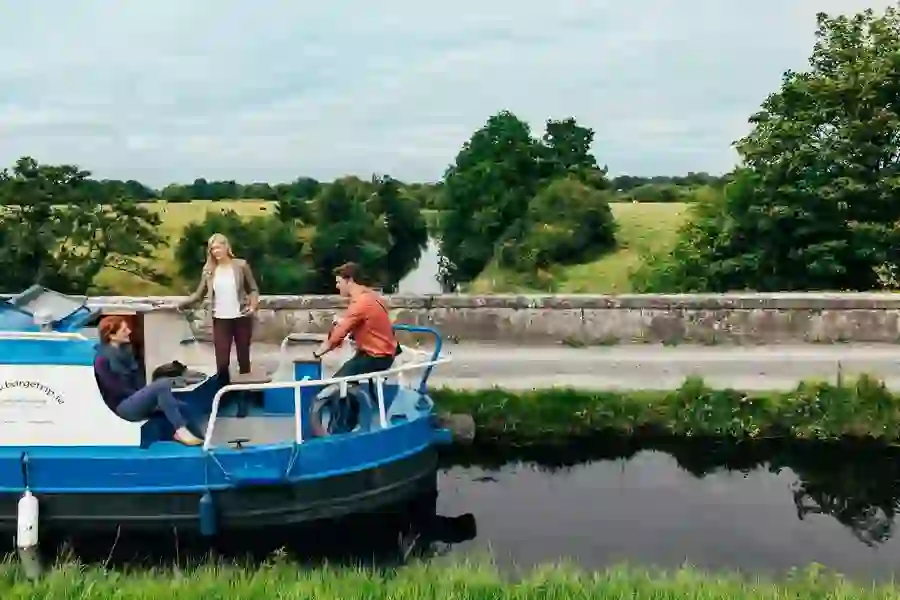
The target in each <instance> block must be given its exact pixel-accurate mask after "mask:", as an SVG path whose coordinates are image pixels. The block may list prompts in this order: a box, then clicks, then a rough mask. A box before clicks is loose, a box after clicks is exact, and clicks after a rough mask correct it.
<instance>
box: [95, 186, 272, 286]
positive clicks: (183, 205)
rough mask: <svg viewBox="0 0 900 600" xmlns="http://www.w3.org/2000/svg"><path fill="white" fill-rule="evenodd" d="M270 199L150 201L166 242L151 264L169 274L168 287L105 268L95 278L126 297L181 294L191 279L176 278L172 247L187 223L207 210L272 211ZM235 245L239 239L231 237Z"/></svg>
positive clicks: (252, 213) (247, 213)
mask: <svg viewBox="0 0 900 600" xmlns="http://www.w3.org/2000/svg"><path fill="white" fill-rule="evenodd" d="M274 205H275V203H274V202H265V201H260V200H222V201H212V200H194V201H193V202H175V203H171V202H154V203H151V204H149V205H148V206H150V208H151V209H152V210H155V211H157V212H159V213H160V214H161V216H162V233H163V235H164V236H165V238H166V239H167V240H168V242H169V247H168V248H160V249H159V250H158V251H157V253H156V260H155V261H154V264H155V265H156V266H157V268H158V269H159V270H160V271H162V272H163V273H165V274H167V275H169V276H171V277H172V278H173V279H174V283H173V285H171V286H162V285H158V284H156V283H152V282H149V281H145V280H143V279H141V278H139V277H135V276H133V275H130V274H128V273H123V272H121V271H116V270H114V269H105V270H103V271H101V272H100V274H99V275H98V277H97V283H98V284H99V285H104V286H109V287H110V288H111V289H114V290H117V291H118V292H119V293H121V294H124V295H130V296H153V295H167V294H175V295H178V294H181V293H183V292H184V291H185V290H187V289H188V288H189V287H191V286H192V285H195V282H182V281H181V280H180V279H179V278H178V277H177V267H176V265H175V259H174V253H175V246H176V244H178V240H179V239H180V238H181V232H182V231H183V230H184V228H185V226H187V225H188V224H189V223H193V222H198V221H202V220H203V219H204V218H205V217H206V214H207V213H209V212H223V211H225V210H233V211H234V212H236V213H237V214H239V215H241V216H244V217H253V216H259V215H265V214H267V213H268V212H269V211H271V210H273V207H274ZM234 242H235V244H239V240H234Z"/></svg>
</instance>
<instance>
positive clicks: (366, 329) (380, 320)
mask: <svg viewBox="0 0 900 600" xmlns="http://www.w3.org/2000/svg"><path fill="white" fill-rule="evenodd" d="M348 333H349V334H352V335H353V340H354V341H355V342H356V347H357V348H358V349H359V350H360V351H362V352H365V353H366V354H368V355H370V356H393V355H394V353H395V352H396V350H397V338H396V337H394V328H393V324H392V323H391V316H390V315H389V314H388V312H387V310H386V309H385V308H384V306H383V305H382V304H381V303H380V302H379V298H378V296H377V295H376V294H375V292H371V291H369V292H363V293H362V294H360V295H359V296H357V297H356V298H354V299H353V300H351V301H350V306H349V307H347V314H345V315H344V317H343V318H342V319H341V320H340V321H339V322H338V324H337V325H336V326H335V327H334V329H333V330H332V331H331V333H330V334H329V335H328V347H329V349H330V348H334V347H336V346H337V345H338V344H340V343H341V340H343V339H344V338H345V337H347V334H348Z"/></svg>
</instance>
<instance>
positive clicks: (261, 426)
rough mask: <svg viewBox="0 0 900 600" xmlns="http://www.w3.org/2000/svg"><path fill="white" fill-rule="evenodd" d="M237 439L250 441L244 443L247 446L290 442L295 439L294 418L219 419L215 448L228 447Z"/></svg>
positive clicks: (251, 417)
mask: <svg viewBox="0 0 900 600" xmlns="http://www.w3.org/2000/svg"><path fill="white" fill-rule="evenodd" d="M205 426H206V424H205V423H204V427H205ZM236 439H244V440H248V441H246V442H243V444H244V445H245V446H260V445H265V444H279V443H283V442H290V441H291V440H293V439H294V416H293V415H286V416H283V417H281V416H264V417H254V416H247V417H244V418H242V419H239V418H237V417H218V418H217V419H216V427H215V430H214V431H213V437H212V443H213V446H214V447H215V446H218V447H227V446H228V444H229V442H231V441H232V440H236Z"/></svg>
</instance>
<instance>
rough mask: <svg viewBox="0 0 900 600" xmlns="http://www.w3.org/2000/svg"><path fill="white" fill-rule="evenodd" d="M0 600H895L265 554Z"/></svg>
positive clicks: (847, 588)
mask: <svg viewBox="0 0 900 600" xmlns="http://www.w3.org/2000/svg"><path fill="white" fill-rule="evenodd" d="M0 597H2V598H3V600H38V599H44V598H47V599H49V598H60V599H62V598H79V599H81V600H112V599H113V598H116V599H118V600H130V599H138V598H140V599H146V600H151V599H152V600H155V599H157V598H167V599H168V600H179V599H182V598H184V599H187V598H190V599H191V600H194V599H196V598H206V599H213V598H215V599H225V598H234V599H241V600H255V599H260V600H262V599H263V598H265V599H267V600H268V599H270V598H282V599H287V598H298V599H299V598H309V599H313V598H315V600H330V599H334V600H355V599H359V600H362V599H366V600H378V599H380V598H384V599H388V598H390V599H392V600H406V599H407V598H408V599H409V600H431V599H433V600H445V599H448V598H453V599H455V600H466V599H471V600H482V599H484V600H488V599H493V600H502V599H506V598H509V599H513V598H515V599H519V600H527V599H531V598H534V599H535V600H537V599H541V600H555V599H559V600H576V599H582V598H584V599H587V598H592V599H598V600H600V599H604V598H609V599H610V600H612V599H620V598H631V599H633V600H642V599H648V600H649V599H651V598H652V599H654V600H664V599H667V598H671V599H673V600H674V599H676V598H678V599H684V598H693V599H695V600H706V599H709V600H712V599H713V598H729V599H732V600H743V599H746V600H751V599H753V600H756V599H759V600H763V599H767V600H768V599H772V600H774V599H778V600H786V599H789V598H796V599H797V600H801V599H803V600H808V599H812V598H829V599H832V600H839V599H850V598H858V599H870V598H871V599H876V598H877V599H886V598H900V590H898V589H897V588H894V587H893V586H887V585H884V586H868V587H864V586H860V585H857V584H854V583H851V582H849V581H846V580H844V579H843V578H841V577H839V576H836V575H832V574H830V573H825V572H823V571H821V570H819V569H816V568H815V567H813V568H810V569H807V570H804V571H798V572H796V573H794V574H792V576H790V577H788V578H786V579H785V580H783V581H779V582H773V581H767V580H761V579H749V578H742V577H739V576H737V575H712V574H705V573H702V572H700V571H696V570H691V569H687V568H685V569H681V570H678V571H673V572H653V571H646V570H637V569H631V568H624V567H623V568H615V569H610V570H607V571H603V572H597V573H586V572H583V571H579V570H577V569H574V568H571V567H566V566H547V567H544V568H541V569H536V570H534V571H532V572H530V573H527V574H525V576H524V577H523V578H522V579H520V580H516V581H514V582H513V581H510V580H508V579H505V578H504V577H502V576H501V574H500V573H499V572H498V571H497V570H496V569H495V568H493V567H492V566H490V565H481V564H478V563H456V564H448V563H443V564H440V563H431V564H415V565H412V566H408V567H404V568H401V569H399V570H396V571H393V570H392V571H375V570H366V569H334V568H320V569H312V570H303V569H297V567H296V566H295V565H292V564H289V563H286V562H278V561H273V562H271V563H267V564H265V565H262V566H261V567H256V568H252V569H250V568H247V569H243V568H239V567H237V566H227V565H222V566H219V565H212V566H201V567H198V568H196V569H188V570H184V571H181V570H171V569H160V570H153V571H143V572H132V573H121V572H113V571H106V570H103V569H100V568H84V567H81V566H79V565H77V564H64V565H61V566H59V567H57V568H56V569H54V570H53V571H52V572H50V573H48V574H46V575H45V576H44V577H43V578H42V579H40V580H38V581H36V582H34V583H32V582H29V581H27V580H26V579H25V578H24V577H23V576H22V574H21V573H20V572H19V570H18V569H17V568H16V567H14V566H12V565H8V566H6V567H4V568H3V570H2V571H0Z"/></svg>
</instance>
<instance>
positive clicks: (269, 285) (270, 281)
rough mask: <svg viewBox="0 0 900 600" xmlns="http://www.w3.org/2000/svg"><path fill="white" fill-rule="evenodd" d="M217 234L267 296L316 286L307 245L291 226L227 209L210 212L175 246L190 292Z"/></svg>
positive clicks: (188, 230) (302, 290) (301, 290)
mask: <svg viewBox="0 0 900 600" xmlns="http://www.w3.org/2000/svg"><path fill="white" fill-rule="evenodd" d="M214 233H222V234H224V235H225V236H226V237H227V238H228V239H229V241H230V242H231V244H232V245H233V247H234V250H235V253H236V254H237V255H238V256H240V257H241V258H243V259H245V260H247V261H248V262H249V263H250V264H251V266H252V267H253V273H254V276H255V278H256V280H257V283H258V284H259V287H260V290H261V291H262V292H263V293H264V294H296V293H303V292H304V291H306V290H308V289H309V288H310V287H311V286H312V285H314V282H315V280H316V274H315V273H314V272H313V270H312V269H311V268H310V267H309V261H308V259H307V260H304V254H305V253H306V252H305V251H306V247H305V244H304V243H303V241H302V240H301V238H300V237H299V236H298V234H297V230H296V228H295V227H294V226H293V225H292V224H291V223H285V222H283V221H281V220H279V219H278V218H276V217H272V216H259V217H250V218H246V219H244V218H241V217H240V216H239V215H238V214H237V213H235V212H234V211H231V210H226V211H223V212H221V213H220V212H209V213H207V215H206V218H205V219H204V220H203V221H201V222H199V223H191V224H189V225H188V226H186V227H185V228H184V232H183V233H182V236H181V239H180V240H179V242H178V245H177V246H176V247H175V261H176V263H177V264H178V272H179V275H180V276H181V277H182V279H183V280H184V281H185V283H186V285H187V287H188V288H190V291H193V288H192V287H191V286H193V285H196V282H197V281H198V279H199V277H200V272H201V271H202V269H203V265H204V263H205V262H206V242H207V240H208V239H209V238H210V236H211V235H212V234H214ZM185 291H188V289H185Z"/></svg>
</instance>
